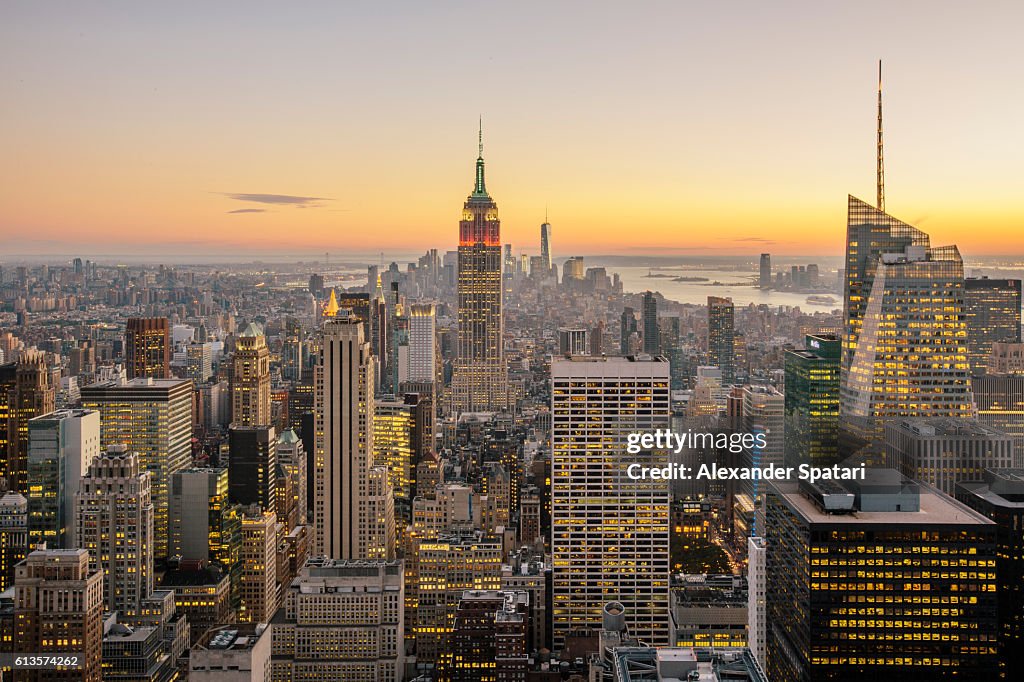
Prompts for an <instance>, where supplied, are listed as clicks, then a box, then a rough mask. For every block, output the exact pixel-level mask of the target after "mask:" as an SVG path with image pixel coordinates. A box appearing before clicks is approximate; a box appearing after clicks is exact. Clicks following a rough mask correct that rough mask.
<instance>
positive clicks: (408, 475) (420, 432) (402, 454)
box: [373, 393, 433, 527]
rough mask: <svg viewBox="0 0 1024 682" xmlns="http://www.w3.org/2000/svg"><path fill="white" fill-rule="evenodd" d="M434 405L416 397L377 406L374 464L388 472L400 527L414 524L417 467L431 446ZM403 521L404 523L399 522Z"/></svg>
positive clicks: (407, 397)
mask: <svg viewBox="0 0 1024 682" xmlns="http://www.w3.org/2000/svg"><path fill="white" fill-rule="evenodd" d="M432 423H433V404H432V403H431V402H430V401H429V399H426V398H422V399H421V397H420V396H419V395H418V394H416V393H408V394H406V395H405V396H404V397H403V398H402V400H391V401H382V402H378V403H377V404H376V405H375V406H374V418H373V448H374V461H375V462H377V464H380V465H386V466H387V468H388V474H389V479H390V483H391V488H392V490H393V491H394V496H395V520H396V523H399V527H404V526H405V525H407V524H408V523H409V522H411V521H412V499H413V497H415V496H416V465H418V464H419V463H420V460H421V459H422V458H423V457H424V456H425V454H426V453H427V452H429V451H430V449H431V446H432V440H433V439H432V437H431V435H432V433H433V430H432ZM399 519H401V522H399Z"/></svg>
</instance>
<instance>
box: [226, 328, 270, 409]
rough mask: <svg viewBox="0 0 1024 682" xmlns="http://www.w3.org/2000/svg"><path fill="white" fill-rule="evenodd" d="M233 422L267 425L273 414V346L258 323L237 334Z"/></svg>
mask: <svg viewBox="0 0 1024 682" xmlns="http://www.w3.org/2000/svg"><path fill="white" fill-rule="evenodd" d="M231 423H232V424H234V425H235V426H266V425H268V424H270V423H271V417H270V350H269V349H268V348H267V339H266V337H265V336H264V335H263V329H261V328H260V326H259V325H257V324H255V323H250V324H249V326H248V327H246V328H245V330H244V331H242V333H241V334H239V335H238V340H237V342H236V344H235V357H234V359H233V361H232V372H231Z"/></svg>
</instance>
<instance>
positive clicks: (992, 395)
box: [971, 374, 1024, 466]
mask: <svg viewBox="0 0 1024 682" xmlns="http://www.w3.org/2000/svg"><path fill="white" fill-rule="evenodd" d="M971 388H972V389H973V392H974V401H975V404H976V405H977V407H978V421H980V422H981V423H982V424H985V425H987V426H992V427H995V428H997V429H999V430H1000V431H1004V432H1006V433H1008V434H1010V435H1011V436H1012V437H1013V450H1014V456H1015V457H1016V463H1015V464H1014V466H1024V375H1020V374H1017V375H1014V374H1001V375H993V374H987V375H983V376H976V377H973V378H972V379H971Z"/></svg>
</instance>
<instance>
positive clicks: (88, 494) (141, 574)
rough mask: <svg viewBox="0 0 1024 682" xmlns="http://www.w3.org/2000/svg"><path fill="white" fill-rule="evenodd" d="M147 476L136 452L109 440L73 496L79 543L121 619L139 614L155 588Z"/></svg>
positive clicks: (108, 603)
mask: <svg viewBox="0 0 1024 682" xmlns="http://www.w3.org/2000/svg"><path fill="white" fill-rule="evenodd" d="M151 479H152V474H150V473H149V472H148V471H146V470H145V469H142V468H141V467H140V465H139V456H138V454H136V453H134V452H129V451H128V449H127V448H126V447H125V446H124V445H112V446H110V447H109V448H108V449H107V452H106V453H104V454H102V455H100V456H98V457H96V458H95V459H94V460H93V461H92V463H91V464H90V465H89V471H88V473H87V474H86V475H85V476H84V477H82V485H81V489H80V490H79V492H78V494H77V495H76V496H75V528H76V533H75V535H76V537H77V542H78V546H79V547H81V548H83V549H86V550H88V551H89V562H90V565H91V566H92V567H93V568H98V569H99V570H101V571H102V572H103V595H104V598H103V601H104V604H105V605H106V609H107V610H108V611H117V613H118V616H119V617H120V618H122V619H124V618H136V617H138V616H140V615H141V606H142V603H143V601H144V600H145V599H148V598H149V596H150V594H152V592H153V539H154V538H153V501H152V499H151V495H150V481H151Z"/></svg>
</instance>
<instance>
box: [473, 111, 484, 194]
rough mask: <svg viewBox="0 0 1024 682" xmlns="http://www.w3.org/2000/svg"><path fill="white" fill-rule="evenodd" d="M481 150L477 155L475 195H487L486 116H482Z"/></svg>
mask: <svg viewBox="0 0 1024 682" xmlns="http://www.w3.org/2000/svg"><path fill="white" fill-rule="evenodd" d="M479 140H480V151H479V154H478V155H477V157H476V184H474V186H473V196H475V197H486V196H487V186H486V184H485V183H484V117H483V116H480V132H479Z"/></svg>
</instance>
